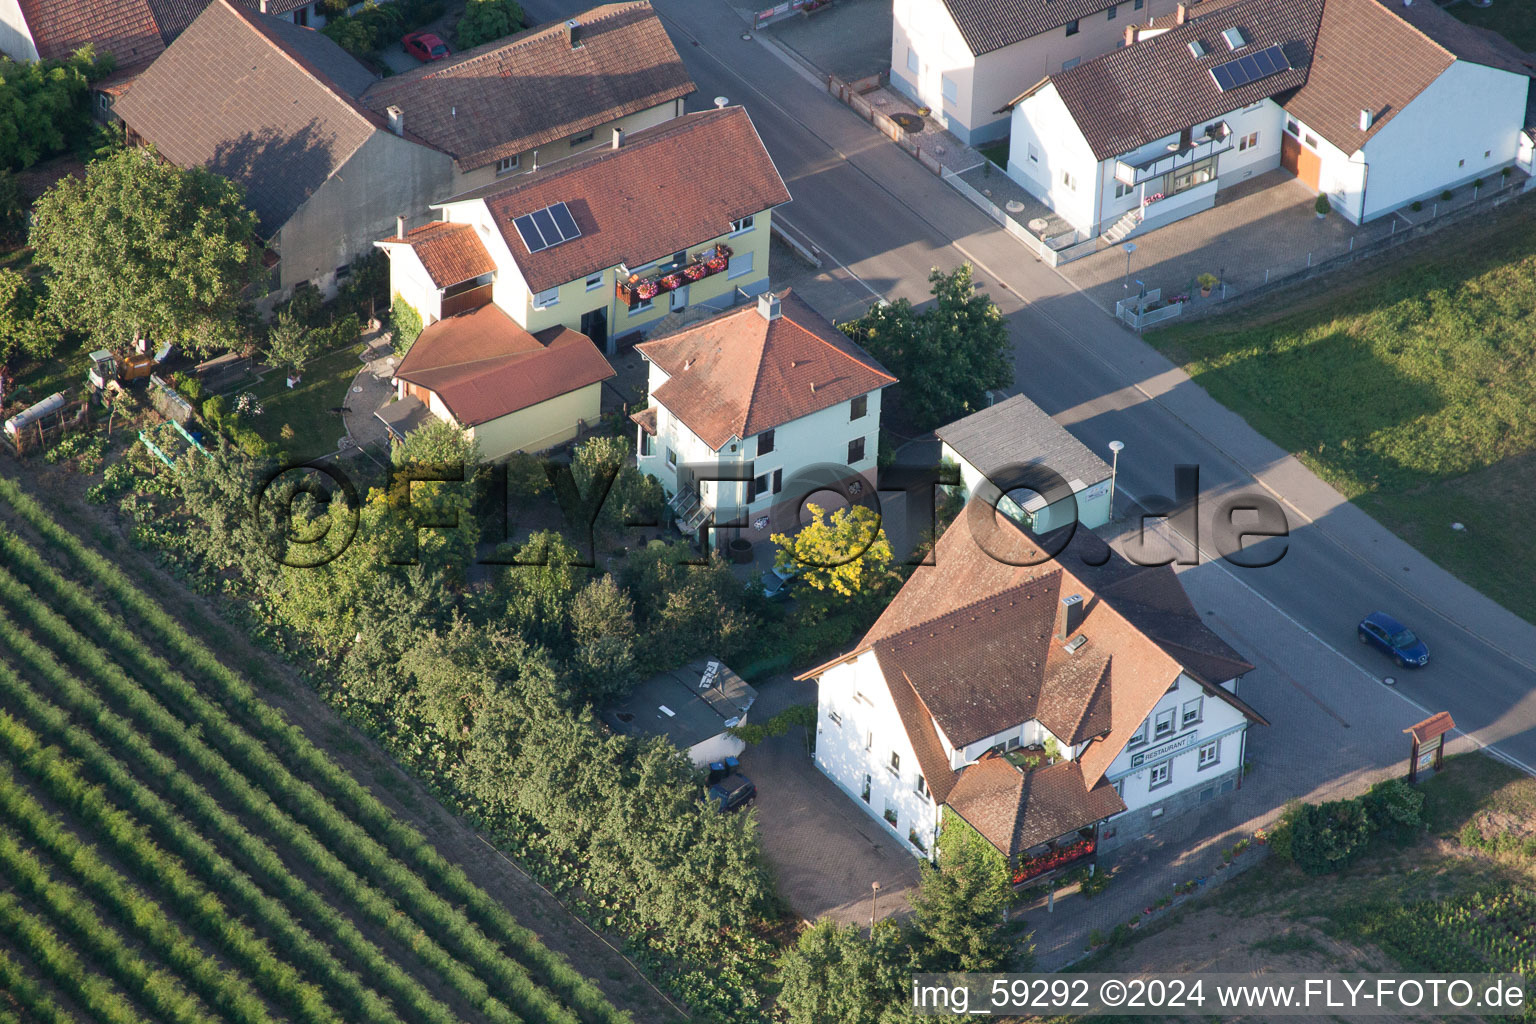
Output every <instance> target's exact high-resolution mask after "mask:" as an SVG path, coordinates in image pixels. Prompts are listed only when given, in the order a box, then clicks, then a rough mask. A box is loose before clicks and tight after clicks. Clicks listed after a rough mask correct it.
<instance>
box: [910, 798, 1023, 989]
mask: <svg viewBox="0 0 1536 1024" xmlns="http://www.w3.org/2000/svg"><path fill="white" fill-rule="evenodd" d="M965 827H968V826H965V825H964V823H963V822H961V821H960V820H959V819H958V818H957V817H956V816H955V815H953V814H950V813H948V812H946V813H945V822H944V831H945V832H946V833H947V832H948V831H949V830H950V829H952V828H958V829H963V828H965ZM973 831H974V830H973ZM963 836H964V833H963V831H962V837H963ZM940 842H941V847H942V849H943V853H941V855H940V858H939V860H940V863H941V867H938V868H935V867H933V866H932V865H931V864H928V863H926V862H924V863H923V864H922V865H921V871H922V882H921V884H920V885H919V886H918V890H917V892H916V893H914V894H913V895H912V898H911V899H912V910H913V920H914V923H915V926H916V928H917V932H918V934H919V935H920V936H921V938H920V940H919V941H916V942H914V943H913V948H914V949H915V950H916V951H917V955H918V957H919V959H920V961H921V967H922V969H923V970H927V971H993V970H1001V969H1002V968H1003V967H1004V966H1005V965H1007V964H1008V963H1009V961H1010V959H1011V957H1012V955H1013V952H1014V951H1013V949H1012V947H1011V945H1010V944H1009V943H1008V942H1006V941H1005V940H1004V939H1003V937H1002V934H1001V925H1002V923H1003V911H1004V910H1005V909H1006V908H1007V906H1008V903H1009V901H1010V900H1011V899H1012V898H1013V890H1012V888H1011V886H1010V885H1009V878H1008V871H1007V868H1006V864H1005V863H1004V862H1003V860H1002V857H1001V855H1000V854H998V853H997V850H996V849H995V848H993V847H991V846H990V844H987V843H986V841H985V840H984V839H982V838H981V837H980V836H979V835H977V836H975V837H974V839H971V840H970V841H966V839H965V838H960V839H959V841H953V840H952V841H950V842H947V843H946V842H944V840H943V838H942V834H941V841H940Z"/></svg>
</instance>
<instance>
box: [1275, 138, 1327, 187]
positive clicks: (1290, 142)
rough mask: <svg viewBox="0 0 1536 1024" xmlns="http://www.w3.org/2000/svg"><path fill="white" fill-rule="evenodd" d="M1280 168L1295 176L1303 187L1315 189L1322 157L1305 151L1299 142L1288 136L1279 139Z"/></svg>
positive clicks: (1307, 150)
mask: <svg viewBox="0 0 1536 1024" xmlns="http://www.w3.org/2000/svg"><path fill="white" fill-rule="evenodd" d="M1280 166H1281V167H1284V168H1285V169H1286V170H1288V171H1290V172H1291V173H1292V174H1294V175H1296V177H1297V178H1299V179H1300V180H1301V183H1302V184H1303V185H1306V186H1307V187H1308V188H1317V180H1318V172H1319V171H1321V170H1322V166H1323V160H1322V157H1320V156H1318V155H1317V154H1316V153H1314V152H1312V151H1311V150H1309V149H1307V148H1306V147H1305V146H1303V145H1302V144H1301V140H1300V139H1297V138H1295V137H1293V136H1290V135H1282V136H1281V137H1280Z"/></svg>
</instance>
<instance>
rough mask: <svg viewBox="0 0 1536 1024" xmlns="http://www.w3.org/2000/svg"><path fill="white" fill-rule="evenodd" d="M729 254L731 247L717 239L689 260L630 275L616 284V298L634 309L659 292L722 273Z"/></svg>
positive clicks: (661, 293)
mask: <svg viewBox="0 0 1536 1024" xmlns="http://www.w3.org/2000/svg"><path fill="white" fill-rule="evenodd" d="M731 255H732V253H731V247H730V246H728V245H726V244H725V243H724V242H720V243H719V244H717V245H712V246H710V247H709V248H707V249H701V250H699V251H698V252H696V253H694V254H693V256H692V258H690V259H688V260H684V261H680V262H676V263H670V264H668V265H666V266H663V267H659V268H657V269H656V270H655V271H653V272H652V273H651V274H650V275H649V276H646V277H642V276H641V275H639V274H630V275H629V279H628V280H626V281H620V282H619V284H618V294H619V300H620V301H621V302H623V303H624V304H625V305H627V306H628V307H629V308H630V309H634V308H635V307H636V306H638V305H639V304H640V303H642V302H649V301H650V300H652V299H654V298H655V297H656V296H658V295H664V294H665V293H667V292H673V291H676V290H677V289H679V288H682V287H685V286H687V285H690V284H693V283H694V282H695V281H702V280H704V279H705V278H706V277H713V276H715V275H716V274H723V273H725V272H726V271H727V270H729V269H730V266H731Z"/></svg>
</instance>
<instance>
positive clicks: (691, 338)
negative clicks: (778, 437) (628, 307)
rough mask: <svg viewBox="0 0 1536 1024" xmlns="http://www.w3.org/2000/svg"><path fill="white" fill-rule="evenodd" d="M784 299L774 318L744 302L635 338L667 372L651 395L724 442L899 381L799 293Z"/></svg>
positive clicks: (704, 434)
mask: <svg viewBox="0 0 1536 1024" xmlns="http://www.w3.org/2000/svg"><path fill="white" fill-rule="evenodd" d="M779 309H780V312H779V316H778V317H777V318H775V319H773V320H771V321H770V320H768V319H766V318H764V316H763V315H762V314H761V313H760V312H759V310H758V307H757V305H756V304H749V305H744V306H741V307H739V308H737V309H734V310H731V311H729V312H726V313H722V314H720V315H719V316H716V317H712V318H711V319H709V320H705V321H703V322H702V323H699V324H695V325H694V326H692V327H687V328H684V329H683V330H681V331H678V332H677V333H675V334H672V335H668V336H667V337H665V338H659V339H657V340H655V341H648V342H644V343H642V344H640V345H639V346H637V348H639V350H640V353H641V354H642V355H643V356H645V358H646V359H648V360H650V361H651V362H653V363H655V364H656V365H657V366H659V367H660V368H661V369H662V370H663V371H665V372H666V373H667V375H668V379H667V380H666V382H665V383H663V384H662V385H661V386H660V387H658V388H657V389H656V390H655V392H654V393H653V394H652V398H654V399H655V401H656V402H657V403H658V404H659V405H662V406H664V407H666V409H667V411H668V412H670V413H671V414H672V415H673V416H676V417H677V418H678V419H679V420H681V421H682V422H683V423H684V424H686V425H687V427H688V429H689V430H692V431H693V432H694V433H695V434H696V435H698V436H699V438H700V439H702V440H703V441H704V443H705V444H707V445H709V446H710V447H711V448H713V449H715V450H716V451H719V450H720V449H721V448H722V447H724V445H725V444H726V442H727V441H729V440H730V439H731V438H733V437H736V438H742V439H746V438H748V437H753V436H756V435H757V434H760V433H762V432H763V431H764V430H769V429H771V428H773V427H777V426H781V425H782V424H785V423H788V422H790V421H791V420H796V419H799V418H800V417H802V416H809V415H810V414H811V413H814V412H819V411H820V410H822V409H830V408H832V407H833V406H836V405H839V404H841V403H843V402H847V401H849V400H851V399H853V398H856V397H858V396H859V395H864V394H868V393H869V392H871V391H876V390H879V389H880V388H883V387H885V386H886V385H887V384H894V383H895V382H896V378H895V377H893V376H891V375H890V374H889V373H887V372H886V370H885V369H884V367H882V366H881V365H880V364H879V363H878V362H876V361H875V359H874V357H872V356H870V355H869V354H868V353H866V352H865V351H864V350H863V349H862V348H860V347H859V346H858V345H856V344H854V343H853V342H852V341H850V340H849V339H848V336H847V335H845V334H843V332H842V331H839V330H838V329H837V328H835V327H833V326H832V325H831V324H829V323H828V322H827V321H826V319H825V318H823V317H822V316H820V315H819V314H818V313H817V312H816V311H815V310H813V309H812V308H811V307H810V306H809V305H807V304H806V303H805V301H804V300H803V299H801V298H800V297H799V296H798V295H795V294H794V293H793V292H791V291H788V290H786V291H784V292H783V293H782V294H781V295H780V296H779Z"/></svg>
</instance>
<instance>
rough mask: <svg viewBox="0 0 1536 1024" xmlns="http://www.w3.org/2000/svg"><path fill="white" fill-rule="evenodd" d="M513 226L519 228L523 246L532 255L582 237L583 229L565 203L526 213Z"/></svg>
mask: <svg viewBox="0 0 1536 1024" xmlns="http://www.w3.org/2000/svg"><path fill="white" fill-rule="evenodd" d="M512 224H513V225H514V226H515V227H516V228H517V233H518V234H519V235H521V236H522V237H523V244H524V245H526V246H527V247H528V251H529V252H530V253H535V252H538V251H539V250H541V249H548V248H549V247H550V246H552V245H559V244H560V243H561V242H569V241H570V240H571V239H573V238H580V237H581V229H580V228H578V227H577V226H576V218H575V217H572V216H571V211H570V209H569V208H567V207H566V205H565V204H564V203H555V204H554V205H552V206H546V207H544V209H542V210H534V211H533V212H532V213H525V214H523V215H522V216H521V217H517V218H515V219H514V220H513V221H512Z"/></svg>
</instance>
